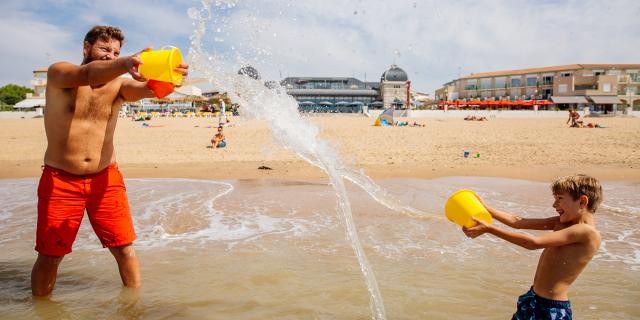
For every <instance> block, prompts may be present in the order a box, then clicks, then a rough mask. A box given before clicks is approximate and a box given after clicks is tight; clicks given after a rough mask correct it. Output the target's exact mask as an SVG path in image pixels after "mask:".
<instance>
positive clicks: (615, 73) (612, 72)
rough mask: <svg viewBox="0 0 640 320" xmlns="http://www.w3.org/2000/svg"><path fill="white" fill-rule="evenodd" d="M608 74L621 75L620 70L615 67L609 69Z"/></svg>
mask: <svg viewBox="0 0 640 320" xmlns="http://www.w3.org/2000/svg"><path fill="white" fill-rule="evenodd" d="M607 75H610V76H619V75H620V70H614V69H611V70H607Z"/></svg>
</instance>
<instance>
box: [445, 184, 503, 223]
mask: <svg viewBox="0 0 640 320" xmlns="http://www.w3.org/2000/svg"><path fill="white" fill-rule="evenodd" d="M444 212H445V214H446V216H447V219H449V220H450V221H453V222H455V223H457V224H458V225H460V226H463V227H467V228H470V227H473V226H475V225H476V223H475V222H474V221H473V219H472V217H475V218H476V219H479V220H482V221H485V222H487V223H491V221H492V219H491V214H490V213H489V211H488V210H487V208H485V207H484V206H483V205H482V203H480V200H478V198H477V197H476V194H475V192H473V191H471V190H465V189H463V190H459V191H457V192H456V193H454V194H452V195H451V197H449V200H447V203H446V204H445V205H444Z"/></svg>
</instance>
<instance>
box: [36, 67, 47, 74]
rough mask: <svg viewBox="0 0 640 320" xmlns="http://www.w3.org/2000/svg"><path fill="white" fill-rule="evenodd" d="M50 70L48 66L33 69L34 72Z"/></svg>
mask: <svg viewBox="0 0 640 320" xmlns="http://www.w3.org/2000/svg"><path fill="white" fill-rule="evenodd" d="M48 70H49V68H48V67H43V68H39V69H35V70H33V72H34V73H35V72H47V71H48Z"/></svg>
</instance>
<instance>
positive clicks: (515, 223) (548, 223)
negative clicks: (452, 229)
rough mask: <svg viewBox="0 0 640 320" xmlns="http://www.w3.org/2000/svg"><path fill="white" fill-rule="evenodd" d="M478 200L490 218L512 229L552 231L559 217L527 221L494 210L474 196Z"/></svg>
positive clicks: (526, 219) (527, 219)
mask: <svg viewBox="0 0 640 320" xmlns="http://www.w3.org/2000/svg"><path fill="white" fill-rule="evenodd" d="M476 197H477V198H478V200H480V202H481V203H482V205H484V207H485V208H487V210H488V211H489V213H490V214H491V216H492V217H493V218H494V219H496V220H498V221H500V222H502V223H504V224H506V225H508V226H509V227H511V228H514V229H530V230H553V229H554V228H555V225H556V223H557V222H558V221H559V217H549V218H542V219H529V218H522V217H520V216H517V215H515V214H511V213H508V212H505V211H501V210H498V209H494V208H492V207H490V206H488V205H487V204H486V203H485V202H484V200H482V198H480V197H479V196H477V195H476Z"/></svg>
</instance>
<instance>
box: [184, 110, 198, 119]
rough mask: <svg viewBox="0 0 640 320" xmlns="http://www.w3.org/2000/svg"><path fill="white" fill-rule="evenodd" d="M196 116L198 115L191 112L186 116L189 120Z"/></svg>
mask: <svg viewBox="0 0 640 320" xmlns="http://www.w3.org/2000/svg"><path fill="white" fill-rule="evenodd" d="M195 115H196V114H195V113H194V112H191V111H189V112H187V114H186V115H185V116H186V117H187V118H191V117H194V116H195Z"/></svg>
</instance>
